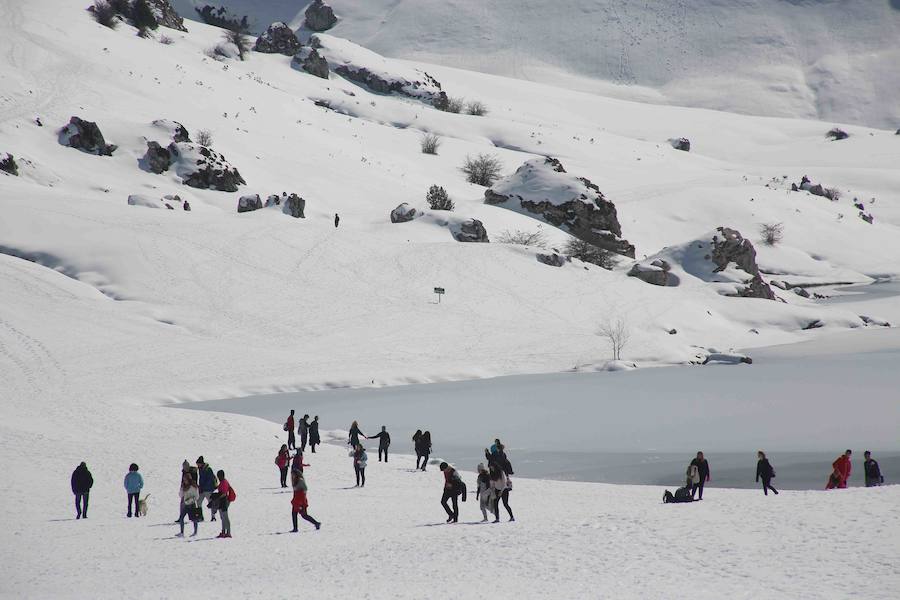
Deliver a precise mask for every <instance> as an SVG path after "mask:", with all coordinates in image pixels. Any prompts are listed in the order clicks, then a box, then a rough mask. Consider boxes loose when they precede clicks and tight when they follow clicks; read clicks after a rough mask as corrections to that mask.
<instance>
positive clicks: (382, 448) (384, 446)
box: [369, 425, 391, 462]
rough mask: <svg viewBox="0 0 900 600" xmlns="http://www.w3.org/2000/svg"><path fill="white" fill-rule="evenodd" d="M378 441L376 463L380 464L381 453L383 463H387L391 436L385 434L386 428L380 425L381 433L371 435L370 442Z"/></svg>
mask: <svg viewBox="0 0 900 600" xmlns="http://www.w3.org/2000/svg"><path fill="white" fill-rule="evenodd" d="M376 438H377V439H378V462H381V453H382V452H383V453H384V462H387V461H388V447H389V446H390V445H391V434H389V433H388V432H387V426H385V425H382V426H381V431H380V432H378V433H377V434H375V435H373V436H372V437H371V438H369V439H371V440H374V439H376Z"/></svg>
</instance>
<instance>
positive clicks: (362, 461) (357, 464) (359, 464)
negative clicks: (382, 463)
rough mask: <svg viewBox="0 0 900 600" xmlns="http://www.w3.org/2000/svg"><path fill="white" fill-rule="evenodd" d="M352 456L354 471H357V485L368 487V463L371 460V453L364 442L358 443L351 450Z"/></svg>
mask: <svg viewBox="0 0 900 600" xmlns="http://www.w3.org/2000/svg"><path fill="white" fill-rule="evenodd" d="M350 456H352V457H353V471H354V472H355V473H356V487H366V465H367V464H368V462H369V455H368V454H366V449H365V448H363V445H362V444H357V445H356V446H355V447H354V448H353V449H351V450H350ZM360 481H362V483H360Z"/></svg>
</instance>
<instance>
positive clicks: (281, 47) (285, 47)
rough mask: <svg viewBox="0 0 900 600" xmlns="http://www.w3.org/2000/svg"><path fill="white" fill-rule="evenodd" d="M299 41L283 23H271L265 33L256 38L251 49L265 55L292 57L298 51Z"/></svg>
mask: <svg viewBox="0 0 900 600" xmlns="http://www.w3.org/2000/svg"><path fill="white" fill-rule="evenodd" d="M300 46H301V44H300V40H298V39H297V36H296V35H295V34H294V32H293V31H292V30H291V28H290V27H288V26H287V25H286V24H285V23H281V22H279V23H272V24H271V25H269V27H268V28H267V29H266V31H265V33H263V34H262V35H261V36H259V37H258V38H256V45H255V46H253V49H254V50H255V51H257V52H263V53H265V54H284V55H285V56H293V55H294V54H296V53H297V52H299V51H300Z"/></svg>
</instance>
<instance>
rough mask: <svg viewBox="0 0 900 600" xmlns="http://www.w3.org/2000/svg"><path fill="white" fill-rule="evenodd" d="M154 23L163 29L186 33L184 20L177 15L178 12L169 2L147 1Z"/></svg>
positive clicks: (167, 0)
mask: <svg viewBox="0 0 900 600" xmlns="http://www.w3.org/2000/svg"><path fill="white" fill-rule="evenodd" d="M147 4H148V5H150V10H151V11H152V12H153V16H154V17H156V22H157V23H159V24H160V25H162V26H163V27H168V28H170V29H177V30H179V31H187V27H185V26H184V19H183V18H181V15H179V14H178V11H176V10H175V8H174V7H173V6H172V4H171V3H170V2H169V0H147Z"/></svg>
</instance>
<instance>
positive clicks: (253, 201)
mask: <svg viewBox="0 0 900 600" xmlns="http://www.w3.org/2000/svg"><path fill="white" fill-rule="evenodd" d="M262 207H263V203H262V200H261V199H260V197H259V194H250V195H248V196H241V197H240V198H238V203H237V211H238V212H239V213H244V212H251V211H254V210H259V209H261V208H262Z"/></svg>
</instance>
